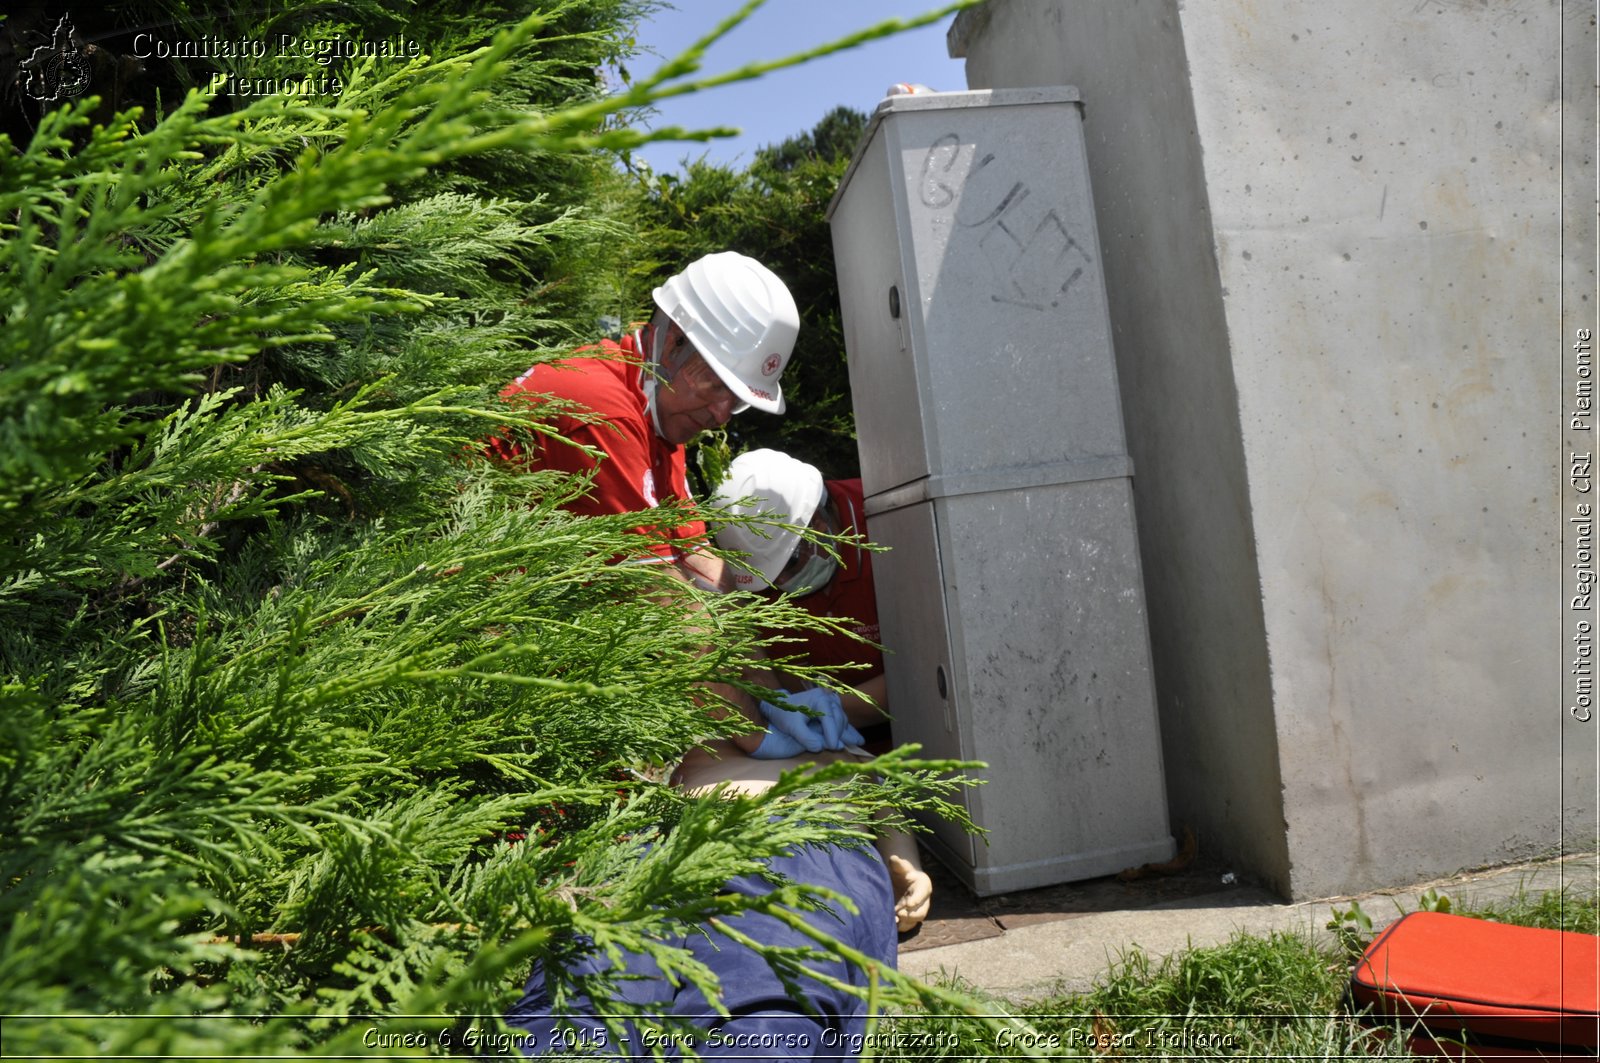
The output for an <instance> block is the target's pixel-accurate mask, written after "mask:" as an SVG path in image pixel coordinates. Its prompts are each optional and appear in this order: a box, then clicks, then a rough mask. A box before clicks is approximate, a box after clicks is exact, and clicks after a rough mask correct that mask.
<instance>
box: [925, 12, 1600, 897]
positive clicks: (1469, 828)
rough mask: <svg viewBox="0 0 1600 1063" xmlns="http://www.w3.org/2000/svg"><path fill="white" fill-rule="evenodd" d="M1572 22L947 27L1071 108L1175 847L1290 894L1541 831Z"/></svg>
mask: <svg viewBox="0 0 1600 1063" xmlns="http://www.w3.org/2000/svg"><path fill="white" fill-rule="evenodd" d="M1569 21H1572V20H1570V19H1569ZM1562 29H1563V11H1562V7H1561V5H1560V3H1558V2H1555V0H1420V2H1418V0H1405V2H1404V3H1398V4H1380V3H1373V2H1371V0H1318V2H1312V0H1280V2H1278V3H1273V4H1264V3H1258V2H1256V0H1205V2H1191V3H1187V4H1182V3H1178V2H1177V0H1119V2H1117V3H1115V4H1113V3H1107V2H1104V0H989V3H987V4H985V5H984V6H983V7H981V8H978V9H976V10H974V11H971V12H968V13H966V14H964V15H963V16H961V17H960V18H959V19H958V21H957V23H956V25H955V26H954V27H953V28H952V31H951V37H952V54H958V55H959V54H964V55H965V56H966V58H967V71H968V82H969V85H970V86H971V87H974V88H983V87H1003V86H1020V85H1044V84H1070V85H1075V86H1077V87H1078V88H1079V89H1080V90H1081V91H1082V93H1083V97H1084V100H1085V106H1086V130H1087V133H1088V138H1089V148H1088V150H1089V158H1090V168H1091V174H1092V180H1093V182H1094V186H1095V195H1096V214H1097V221H1098V224H1099V227H1100V235H1101V241H1102V245H1103V254H1104V257H1105V268H1106V272H1107V288H1108V297H1109V301H1110V304H1111V315H1112V320H1113V324H1114V328H1115V342H1116V345H1117V358H1118V367H1119V373H1120V374H1121V380H1122V388H1123V396H1124V405H1125V416H1126V419H1127V425H1128V433H1129V449H1130V451H1131V453H1132V455H1133V457H1134V460H1135V469H1136V478H1135V490H1136V500H1137V506H1138V517H1139V525H1140V540H1141V551H1142V553H1143V558H1144V564H1145V572H1146V586H1147V595H1148V599H1149V613H1150V618H1151V626H1152V642H1153V649H1154V658H1155V668H1156V675H1157V688H1158V696H1159V699H1160V702H1161V712H1162V727H1163V738H1164V745H1165V750H1166V759H1167V764H1168V773H1169V789H1170V794H1171V803H1172V815H1173V820H1174V823H1190V824H1193V825H1194V826H1195V827H1196V828H1197V830H1198V831H1199V833H1200V834H1201V845H1202V847H1203V848H1205V849H1208V850H1209V851H1211V852H1212V853H1221V854H1224V855H1226V856H1228V857H1230V858H1232V859H1235V860H1237V861H1239V862H1240V863H1241V865H1243V866H1244V867H1245V868H1247V869H1248V870H1251V871H1254V872H1255V873H1257V874H1259V875H1261V876H1262V877H1264V878H1265V879H1267V880H1268V881H1269V882H1271V883H1273V884H1274V885H1276V886H1277V887H1278V888H1279V889H1280V890H1282V891H1284V892H1286V893H1290V894H1292V895H1294V896H1296V897H1306V896H1315V895H1329V894H1337V893H1343V892H1350V891H1354V890H1359V889H1364V888H1369V887H1375V886H1383V885H1393V884H1398V883H1403V882H1409V881H1416V880H1419V879H1422V878H1426V877H1429V876H1432V875H1436V874H1441V873H1448V872H1451V871H1454V870H1457V869H1458V868H1461V867H1466V866H1474V865H1482V864H1489V863H1495V862H1500V861H1504V860H1510V859H1515V858H1520V857H1525V856H1528V855H1530V854H1533V853H1536V852H1539V851H1543V850H1547V849H1549V848H1552V847H1554V846H1555V845H1556V844H1557V843H1558V842H1559V841H1560V838H1561V832H1560V826H1561V820H1562V815H1561V809H1562V805H1563V799H1562V772H1561V771H1559V770H1556V768H1557V764H1558V760H1559V757H1560V748H1561V741H1562V725H1563V721H1564V720H1565V719H1566V717H1565V714H1564V712H1563V710H1562V708H1561V693H1562V692H1561V675H1562V670H1563V658H1562V651H1563V645H1562V639H1561V637H1560V630H1559V628H1558V623H1557V614H1558V611H1559V609H1560V605H1561V601H1560V592H1559V589H1558V588H1559V586H1560V584H1559V572H1560V569H1561V567H1562V566H1561V558H1560V534H1561V531H1560V528H1561V512H1562V508H1561V507H1562V502H1561V482H1560V481H1561V476H1562V475H1564V470H1562V471H1561V472H1558V471H1557V470H1556V469H1554V468H1553V454H1554V448H1555V447H1556V446H1557V445H1558V444H1557V443H1556V439H1557V437H1558V434H1559V431H1560V428H1561V425H1562V420H1561V409H1560V406H1561V372H1562V361H1561V359H1560V357H1559V351H1558V350H1557V346H1558V344H1559V341H1560V339H1561V337H1560V324H1559V320H1558V315H1557V312H1556V311H1557V307H1556V303H1557V302H1558V299H1559V288H1560V280H1561V276H1560V267H1561V253H1562V244H1561V230H1560V206H1561V192H1562V184H1561V180H1560V164H1561V157H1562V140H1561V132H1560V118H1561V94H1562V87H1561V81H1560V76H1559V72H1560V57H1561V43H1562ZM1584 32H1587V33H1588V34H1590V35H1591V37H1592V34H1593V28H1592V26H1589V27H1587V28H1586V30H1584ZM1589 54H1590V55H1591V56H1592V55H1593V51H1592V48H1591V50H1590V52H1589ZM1590 106H1591V110H1590V118H1589V124H1588V127H1587V128H1588V129H1590V130H1592V128H1593V118H1592V103H1591V105H1590ZM1580 759H1581V758H1580ZM1565 766H1566V767H1567V769H1568V775H1569V780H1568V781H1569V785H1573V786H1576V787H1577V788H1578V790H1579V791H1580V792H1582V793H1586V794H1587V795H1588V796H1587V797H1585V798H1582V799H1581V800H1580V801H1579V802H1578V803H1579V805H1583V803H1584V802H1585V801H1586V802H1587V806H1586V807H1587V809H1588V810H1592V809H1593V796H1592V795H1593V788H1594V783H1593V780H1594V770H1593V764H1592V762H1591V763H1589V764H1587V765H1582V764H1579V765H1578V767H1577V768H1576V771H1577V774H1576V775H1573V758H1570V757H1569V758H1567V761H1566V765H1565ZM1585 772H1587V775H1585V774H1584V773H1585ZM1585 779H1587V790H1586V791H1584V790H1583V789H1582V786H1583V783H1584V781H1585ZM1570 804H1571V802H1570V801H1569V805H1570ZM1576 813H1577V815H1578V816H1579V818H1582V816H1583V815H1585V814H1587V815H1589V816H1590V818H1592V811H1588V812H1586V811H1585V809H1584V808H1582V807H1580V808H1577V809H1576Z"/></svg>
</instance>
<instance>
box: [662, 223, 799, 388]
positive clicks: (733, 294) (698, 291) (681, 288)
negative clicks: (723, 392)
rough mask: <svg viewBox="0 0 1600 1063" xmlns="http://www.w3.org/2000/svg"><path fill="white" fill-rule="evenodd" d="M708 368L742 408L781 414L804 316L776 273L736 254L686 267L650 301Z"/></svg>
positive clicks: (719, 255)
mask: <svg viewBox="0 0 1600 1063" xmlns="http://www.w3.org/2000/svg"><path fill="white" fill-rule="evenodd" d="M651 294H652V295H653V296H654V297H655V301H656V305H657V306H659V307H660V308H661V309H662V310H663V311H664V312H665V313H666V315H667V316H668V317H670V318H671V319H672V320H673V322H674V323H675V324H676V325H677V326H678V327H679V328H681V329H683V334H684V335H685V336H687V337H689V342H690V343H692V344H694V346H695V349H696V350H698V351H699V352H700V354H701V356H702V357H704V358H705V360H706V363H707V364H708V365H710V366H711V368H712V370H713V371H715V372H716V374H717V376H718V377H720V378H721V380H722V382H723V383H724V384H726V385H728V387H729V388H730V389H731V390H732V391H733V393H734V394H735V395H737V396H738V397H739V399H740V401H741V402H742V403H743V405H741V406H740V407H739V409H738V410H735V411H734V412H735V413H738V412H739V411H741V410H744V409H745V408H746V407H749V406H754V407H755V408H756V409H758V410H765V411H766V412H767V413H782V412H783V409H784V402H783V389H782V388H780V387H779V386H778V377H780V376H782V375H783V367H784V366H786V365H788V364H789V355H790V353H791V352H792V351H793V350H794V341H795V337H796V336H797V335H799V333H800V311H799V310H797V309H796V308H795V305H794V297H793V296H792V295H790V294H789V289H788V288H786V287H784V284H783V282H782V281H781V280H779V279H778V278H777V276H776V275H774V274H773V272H772V271H771V270H769V269H768V268H767V267H765V266H763V265H762V264H761V263H759V262H757V261H756V260H755V259H753V258H749V257H747V256H745V255H741V254H739V253H738V252H737V251H721V252H718V253H717V254H714V255H706V256H705V257H704V258H699V259H696V260H695V261H693V262H691V263H689V267H688V268H687V269H685V270H684V271H683V272H682V273H678V274H675V275H673V276H672V277H670V278H668V280H667V283H665V284H663V285H662V286H661V287H659V288H657V289H656V290H655V291H654V292H652V293H651Z"/></svg>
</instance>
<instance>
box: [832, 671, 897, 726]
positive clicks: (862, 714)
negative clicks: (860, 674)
mask: <svg viewBox="0 0 1600 1063" xmlns="http://www.w3.org/2000/svg"><path fill="white" fill-rule="evenodd" d="M839 700H840V702H841V703H842V704H843V705H844V714H845V716H846V717H847V718H848V719H849V720H850V722H851V723H852V724H853V725H854V726H856V727H867V726H870V725H871V724H875V723H883V722H884V721H885V720H887V719H888V718H889V711H888V704H889V683H888V680H887V679H885V678H884V674H883V673H882V672H879V673H878V674H877V675H875V676H873V677H872V678H871V679H865V680H862V681H861V682H859V683H857V684H855V685H854V686H851V687H846V688H845V690H844V692H843V694H842V696H841V697H840V699H839Z"/></svg>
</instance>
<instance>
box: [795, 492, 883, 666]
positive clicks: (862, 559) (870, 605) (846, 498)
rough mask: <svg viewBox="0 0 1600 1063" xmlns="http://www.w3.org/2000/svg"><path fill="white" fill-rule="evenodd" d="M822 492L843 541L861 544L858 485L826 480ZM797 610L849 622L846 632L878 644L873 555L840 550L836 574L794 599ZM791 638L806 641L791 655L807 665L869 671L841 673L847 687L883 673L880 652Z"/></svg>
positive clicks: (814, 637)
mask: <svg viewBox="0 0 1600 1063" xmlns="http://www.w3.org/2000/svg"><path fill="white" fill-rule="evenodd" d="M823 486H824V487H825V488H826V489H827V492H828V498H829V499H830V500H831V501H832V502H833V510H834V512H835V513H837V514H838V515H839V522H840V524H841V525H843V526H842V527H841V528H840V531H841V532H842V533H843V534H845V535H858V536H860V537H861V538H862V539H863V540H865V539H866V537H867V516H866V509H865V507H864V504H863V503H864V498H863V495H862V493H861V481H860V480H829V481H828V482H827V483H825V484H824V485H823ZM795 604H796V605H798V606H800V607H801V608H802V609H804V610H806V611H807V612H809V613H811V614H812V615H813V616H826V617H835V618H847V619H849V620H850V621H851V623H849V624H847V625H846V626H847V627H848V628H849V629H850V630H851V631H854V632H855V633H856V634H858V635H860V636H862V637H863V638H866V639H869V640H871V641H872V642H874V643H875V642H877V641H878V600H877V598H875V597H874V596H873V589H872V554H871V552H869V551H867V550H863V549H861V547H859V546H852V545H849V544H841V545H840V547H839V569H838V571H837V572H836V573H835V574H834V577H833V579H832V580H830V581H829V583H828V585H827V586H826V587H824V588H823V589H822V590H820V591H817V592H815V593H814V594H808V595H806V596H805V597H804V598H798V599H796V600H795ZM794 634H795V635H796V636H803V638H804V646H803V647H797V648H796V649H795V652H803V653H804V654H805V655H806V658H807V660H808V661H809V663H811V664H817V665H838V664H864V665H867V669H866V670H865V671H859V670H852V671H849V672H845V673H844V674H843V675H842V677H841V678H843V679H844V680H845V682H847V683H860V682H861V681H862V680H865V679H871V678H872V677H873V676H875V675H878V674H880V673H882V671H883V651H882V650H880V649H878V648H877V647H876V646H868V645H866V644H864V643H860V642H857V641H855V640H854V639H851V638H849V637H847V636H845V635H830V634H824V633H822V632H816V631H807V632H795V633H794Z"/></svg>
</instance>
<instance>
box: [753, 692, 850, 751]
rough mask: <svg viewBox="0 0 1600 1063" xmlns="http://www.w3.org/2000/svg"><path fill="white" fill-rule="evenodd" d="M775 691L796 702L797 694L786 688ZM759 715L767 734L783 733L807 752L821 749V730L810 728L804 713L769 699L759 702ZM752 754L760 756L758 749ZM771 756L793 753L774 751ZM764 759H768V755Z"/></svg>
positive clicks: (809, 718)
mask: <svg viewBox="0 0 1600 1063" xmlns="http://www.w3.org/2000/svg"><path fill="white" fill-rule="evenodd" d="M775 693H776V694H778V696H779V697H782V698H783V699H784V700H786V701H796V702H798V698H799V696H798V695H795V694H790V693H789V692H788V691H787V690H778V691H775ZM761 715H762V718H764V719H765V720H766V721H767V734H768V735H769V736H770V735H772V734H774V733H776V734H781V735H784V736H786V737H788V738H790V739H792V740H793V741H794V742H795V744H796V745H798V746H799V747H800V748H801V749H803V750H804V751H805V752H807V753H819V752H821V751H822V732H821V730H820V729H819V730H816V731H813V730H812V729H811V727H810V726H809V724H810V722H811V717H809V716H807V715H806V714H805V713H803V712H798V711H796V710H794V709H786V708H783V707H782V706H781V705H774V704H773V703H772V702H770V701H763V702H762V703H761ZM761 744H762V745H763V746H765V745H766V744H767V743H766V740H765V739H763V740H762V743H761ZM774 748H776V746H774ZM833 748H834V749H838V748H839V747H838V746H834V747H833ZM752 755H753V756H760V755H761V754H760V752H759V750H758V751H757V752H756V753H754V754H752ZM772 756H786V757H792V756H795V754H794V753H775V754H772ZM764 759H770V757H769V758H764Z"/></svg>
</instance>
